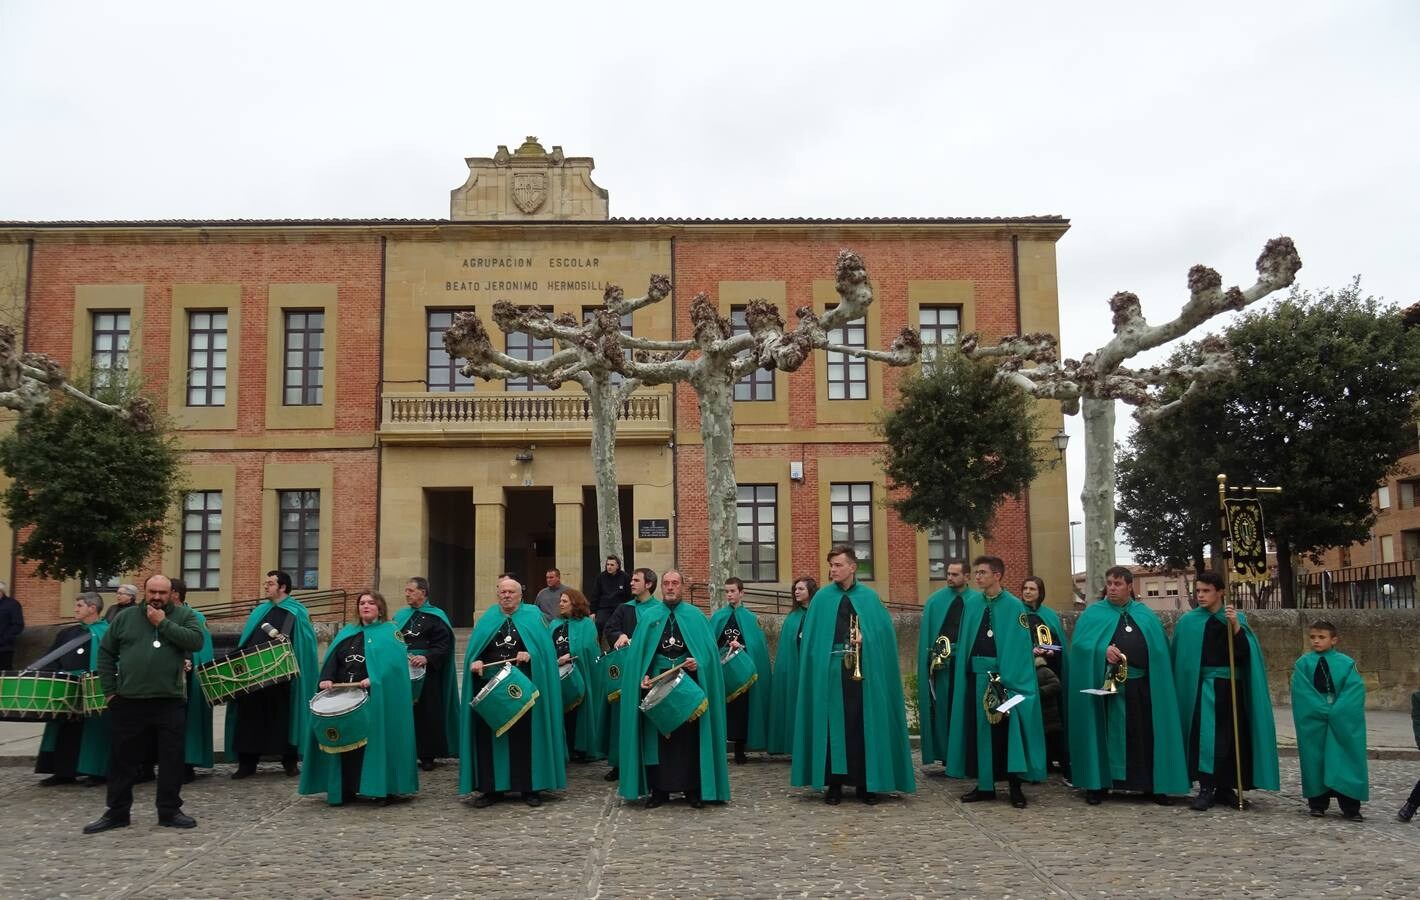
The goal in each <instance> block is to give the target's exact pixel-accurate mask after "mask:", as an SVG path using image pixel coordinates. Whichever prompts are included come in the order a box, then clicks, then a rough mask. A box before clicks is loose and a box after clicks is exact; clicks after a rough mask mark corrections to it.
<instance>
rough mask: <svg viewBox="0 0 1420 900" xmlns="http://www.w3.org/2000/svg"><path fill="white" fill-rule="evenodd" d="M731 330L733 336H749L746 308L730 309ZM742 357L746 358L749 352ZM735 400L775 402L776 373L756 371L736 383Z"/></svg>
mask: <svg viewBox="0 0 1420 900" xmlns="http://www.w3.org/2000/svg"><path fill="white" fill-rule="evenodd" d="M730 330H731V333H732V334H749V325H748V324H747V323H746V322H745V307H743V306H732V307H730ZM740 355H741V356H746V355H748V352H746V353H741V354H740ZM735 399H736V400H773V399H774V372H772V371H770V370H767V369H755V370H754V371H753V372H751V373H749V374H748V375H746V376H745V377H743V378H741V379H740V380H739V381H737V382H735Z"/></svg>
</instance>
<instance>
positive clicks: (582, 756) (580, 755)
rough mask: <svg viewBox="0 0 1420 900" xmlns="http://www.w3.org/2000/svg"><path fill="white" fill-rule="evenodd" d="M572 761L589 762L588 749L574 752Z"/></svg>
mask: <svg viewBox="0 0 1420 900" xmlns="http://www.w3.org/2000/svg"><path fill="white" fill-rule="evenodd" d="M572 762H574V763H579V764H580V763H585V762H588V759H587V754H586V751H583V750H578V751H576V752H574V753H573V754H572Z"/></svg>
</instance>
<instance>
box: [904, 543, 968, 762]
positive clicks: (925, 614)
mask: <svg viewBox="0 0 1420 900" xmlns="http://www.w3.org/2000/svg"><path fill="white" fill-rule="evenodd" d="M966 568H967V566H966V561H965V560H961V559H954V560H952V561H951V562H948V563H947V572H946V581H947V586H946V587H944V588H942V589H941V590H939V591H936V592H935V593H933V594H932V596H930V597H928V598H927V603H926V605H925V606H923V607H922V626H921V628H920V629H919V631H918V634H917V714H918V721H919V722H920V723H921V731H922V765H923V766H929V765H931V764H932V763H934V762H940V763H942V764H943V766H945V765H946V762H947V743H948V741H947V735H948V734H949V733H950V731H951V721H952V692H953V690H954V685H955V684H956V678H957V671H958V669H959V668H960V663H961V660H962V654H960V653H958V652H957V650H958V649H959V648H958V646H957V643H958V639H959V638H960V637H961V615H962V610H963V609H964V608H965V606H966V601H967V599H968V598H974V599H980V597H981V595H980V594H979V593H978V592H977V591H975V590H973V589H972V588H970V587H968V586H967V583H966Z"/></svg>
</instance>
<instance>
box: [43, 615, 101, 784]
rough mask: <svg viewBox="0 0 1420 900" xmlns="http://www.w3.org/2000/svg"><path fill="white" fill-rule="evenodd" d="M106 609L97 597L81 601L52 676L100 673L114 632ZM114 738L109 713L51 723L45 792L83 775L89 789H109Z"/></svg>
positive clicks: (60, 640)
mask: <svg viewBox="0 0 1420 900" xmlns="http://www.w3.org/2000/svg"><path fill="white" fill-rule="evenodd" d="M103 609H104V598H103V597H101V596H99V595H98V594H96V593H94V592H93V591H85V592H84V593H82V594H80V595H79V596H78V597H77V598H75V600H74V619H75V620H76V624H74V625H70V626H69V627H67V628H63V629H60V631H59V633H58V634H57V635H55V636H54V646H53V647H51V648H50V651H51V652H53V651H55V650H59V649H60V648H62V647H69V650H68V651H66V652H65V653H64V654H63V655H61V656H59V657H58V658H56V659H54V660H52V661H51V662H50V663H49V664H48V665H47V666H46V668H47V669H48V670H49V671H53V672H68V673H69V674H71V675H87V674H89V673H90V672H96V671H98V665H99V642H100V641H102V640H103V637H104V634H105V632H107V631H108V622H106V621H104V619H103V618H102V617H101V616H100V615H99V614H100V613H102V612H103ZM76 642H77V643H76ZM109 736H110V735H109V718H108V713H106V712H105V713H100V714H99V715H97V716H85V717H84V718H82V719H75V720H69V721H56V722H47V723H46V724H45V726H44V737H43V738H41V740H40V744H39V755H38V756H36V757H35V774H37V775H48V776H49V777H48V778H44V779H41V780H40V787H53V786H55V785H58V784H74V783H75V782H76V781H78V780H79V776H80V775H83V776H84V783H85V784H87V785H96V784H103V783H104V781H106V780H107V779H108V766H109V752H110V748H109Z"/></svg>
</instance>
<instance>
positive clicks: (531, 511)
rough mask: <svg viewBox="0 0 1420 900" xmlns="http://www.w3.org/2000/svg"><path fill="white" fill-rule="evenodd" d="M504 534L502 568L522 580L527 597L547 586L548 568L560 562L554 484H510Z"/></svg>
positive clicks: (531, 596) (505, 498)
mask: <svg viewBox="0 0 1420 900" xmlns="http://www.w3.org/2000/svg"><path fill="white" fill-rule="evenodd" d="M503 499H504V501H505V502H506V503H507V510H508V512H507V519H506V527H505V530H504V534H503V571H505V572H509V573H511V574H512V575H513V576H514V577H515V578H517V579H518V580H519V581H521V582H522V583H523V593H524V597H525V598H526V599H528V600H532V598H534V597H536V596H537V592H538V591H540V590H542V589H543V587H545V586H546V584H547V582H546V580H545V576H546V575H547V570H548V569H550V568H552V567H553V566H555V565H557V507H555V506H554V505H553V503H552V488H510V489H508V490H507V491H506V492H504V495H503Z"/></svg>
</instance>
